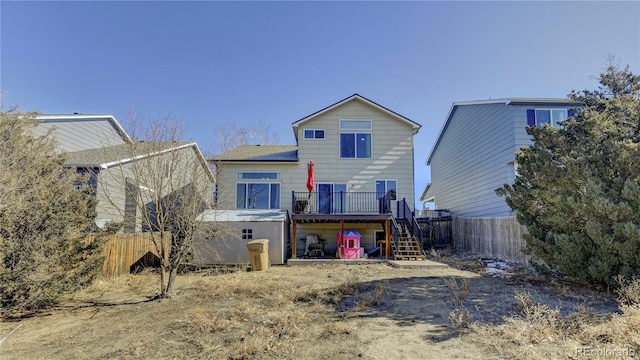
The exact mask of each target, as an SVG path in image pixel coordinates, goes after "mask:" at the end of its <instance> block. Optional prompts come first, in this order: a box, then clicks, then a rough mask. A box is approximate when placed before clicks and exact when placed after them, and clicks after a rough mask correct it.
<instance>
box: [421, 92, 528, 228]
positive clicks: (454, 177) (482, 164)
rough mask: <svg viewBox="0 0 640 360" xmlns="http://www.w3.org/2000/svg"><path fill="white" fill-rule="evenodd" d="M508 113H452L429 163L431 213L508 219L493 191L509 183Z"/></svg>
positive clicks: (496, 108) (490, 107)
mask: <svg viewBox="0 0 640 360" xmlns="http://www.w3.org/2000/svg"><path fill="white" fill-rule="evenodd" d="M513 111H514V109H513V107H510V106H507V105H505V104H481V105H467V106H458V107H457V108H456V109H455V112H454V113H453V114H452V118H451V120H450V122H449V125H448V128H447V129H446V131H445V132H444V134H442V138H441V142H440V144H439V146H438V148H437V150H436V152H435V153H434V154H433V157H432V159H431V176H432V178H431V188H430V189H429V195H433V196H434V197H435V204H436V207H437V208H440V209H450V210H451V211H453V213H454V214H455V215H457V216H467V217H479V216H507V215H509V214H510V212H511V210H510V208H509V207H508V206H507V205H506V203H505V201H504V199H503V198H500V197H498V196H497V195H496V194H495V189H497V188H498V187H500V186H501V185H503V184H504V183H506V182H509V181H512V180H513V165H512V164H510V163H512V162H513V160H514V143H515V135H514V121H513ZM524 121H525V124H526V112H525V119H524Z"/></svg>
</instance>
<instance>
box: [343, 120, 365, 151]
mask: <svg viewBox="0 0 640 360" xmlns="http://www.w3.org/2000/svg"><path fill="white" fill-rule="evenodd" d="M371 128H372V126H371V120H340V157H341V158H343V159H369V158H371V153H372V144H371Z"/></svg>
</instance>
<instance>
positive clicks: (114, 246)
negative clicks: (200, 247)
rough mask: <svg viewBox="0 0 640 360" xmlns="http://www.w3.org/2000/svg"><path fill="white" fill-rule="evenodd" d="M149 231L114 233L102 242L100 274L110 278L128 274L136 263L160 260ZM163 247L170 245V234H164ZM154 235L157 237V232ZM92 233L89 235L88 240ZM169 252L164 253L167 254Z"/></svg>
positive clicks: (90, 238)
mask: <svg viewBox="0 0 640 360" xmlns="http://www.w3.org/2000/svg"><path fill="white" fill-rule="evenodd" d="M151 235H152V234H151V233H125V234H115V235H112V236H111V237H109V238H108V239H107V240H106V241H105V243H104V263H103V265H102V276H103V277H105V278H111V277H114V276H118V275H123V274H129V273H130V272H131V270H132V268H133V267H135V266H136V265H148V264H151V263H156V262H158V261H160V256H159V255H158V252H157V251H156V247H155V246H154V245H153V241H152V239H151ZM166 235H168V236H165V238H164V239H162V240H163V241H164V242H165V244H164V245H165V247H166V248H167V249H168V247H169V246H171V236H170V234H166ZM156 236H158V237H159V235H158V234H156ZM92 240H93V235H91V236H89V241H92ZM168 255H169V254H168V253H167V254H165V256H168Z"/></svg>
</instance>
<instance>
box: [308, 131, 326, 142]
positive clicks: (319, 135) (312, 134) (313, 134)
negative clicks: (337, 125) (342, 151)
mask: <svg viewBox="0 0 640 360" xmlns="http://www.w3.org/2000/svg"><path fill="white" fill-rule="evenodd" d="M304 138H305V139H315V140H324V130H322V129H305V130H304Z"/></svg>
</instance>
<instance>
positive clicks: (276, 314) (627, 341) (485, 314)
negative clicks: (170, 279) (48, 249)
mask: <svg viewBox="0 0 640 360" xmlns="http://www.w3.org/2000/svg"><path fill="white" fill-rule="evenodd" d="M442 260H444V261H448V260H447V259H442ZM448 262H450V263H451V267H450V268H439V269H399V268H393V267H391V266H388V265H386V264H376V265H348V266H347V265H328V266H304V267H286V266H282V267H273V268H271V269H269V270H268V271H263V272H246V271H236V272H228V273H226V272H224V273H223V272H222V271H220V270H217V271H208V272H198V273H194V274H189V275H181V276H180V277H179V279H178V284H177V291H176V295H175V297H174V298H172V299H169V300H150V299H152V297H153V295H154V294H155V292H156V287H157V284H158V275H157V274H153V273H150V272H147V273H144V274H141V275H129V276H126V277H122V278H119V279H115V280H110V281H98V282H96V283H95V284H94V285H93V286H92V287H90V288H88V289H86V290H84V291H82V292H81V293H78V294H76V295H75V296H74V298H73V299H70V300H69V301H68V302H66V303H65V304H63V305H62V306H60V307H59V308H56V309H54V310H51V311H48V312H46V313H43V314H40V315H37V316H33V317H29V318H22V319H15V320H6V319H5V321H3V322H0V339H1V338H2V337H4V336H5V335H6V334H7V333H9V332H10V331H11V330H13V329H15V328H16V327H18V326H20V327H19V328H18V329H17V330H16V331H14V333H13V334H11V336H10V337H8V338H7V339H6V340H5V341H4V343H2V344H1V345H0V359H2V360H8V359H129V358H135V359H187V358H189V359H357V358H362V359H454V358H455V359H510V358H513V359H520V358H530V359H536V358H539V359H580V358H585V359H586V358H589V359H592V358H599V357H601V358H611V356H610V355H611V354H613V355H615V356H616V357H615V358H627V357H636V358H637V357H638V356H639V355H638V348H639V347H640V339H639V337H640V335H638V330H637V329H638V328H639V327H640V310H639V309H638V307H637V306H636V307H631V308H626V310H625V309H623V308H621V307H619V306H618V304H617V302H616V301H615V296H613V294H611V295H607V294H603V293H596V292H591V291H587V290H581V289H579V288H577V287H575V286H572V285H570V284H566V283H562V282H559V281H545V280H543V279H541V278H537V277H533V276H530V275H526V274H523V273H522V271H521V269H517V268H513V267H506V268H505V267H504V265H502V264H500V263H498V264H497V265H496V264H493V263H489V262H487V261H484V262H482V261H480V260H478V259H465V260H459V259H458V260H455V261H450V260H449V261H448ZM454 266H455V267H457V268H455V267H454ZM487 269H489V270H487ZM491 269H493V270H491ZM623 310H624V311H623ZM607 351H609V352H607ZM614 351H615V353H614Z"/></svg>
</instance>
